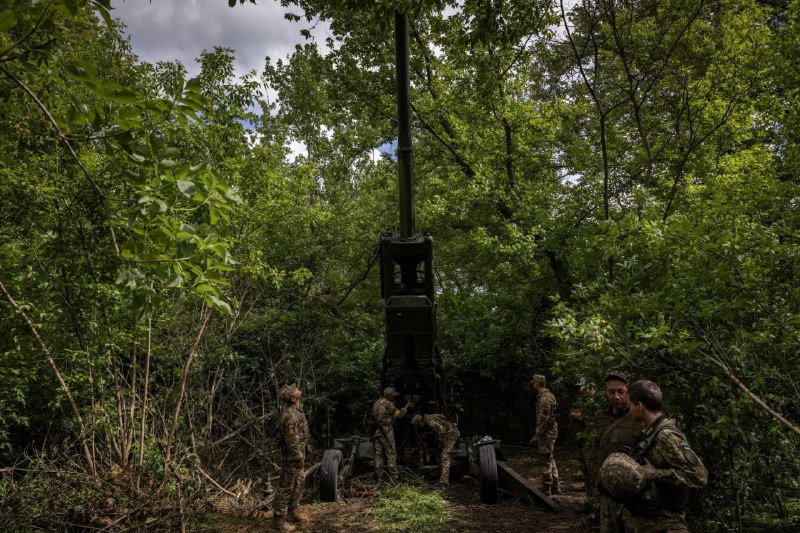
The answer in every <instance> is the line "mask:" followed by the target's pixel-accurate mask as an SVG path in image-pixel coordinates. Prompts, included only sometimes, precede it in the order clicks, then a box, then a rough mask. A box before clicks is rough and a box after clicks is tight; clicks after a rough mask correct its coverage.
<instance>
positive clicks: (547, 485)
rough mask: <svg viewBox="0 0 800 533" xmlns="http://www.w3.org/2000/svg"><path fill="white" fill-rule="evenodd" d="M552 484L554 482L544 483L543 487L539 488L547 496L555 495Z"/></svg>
mask: <svg viewBox="0 0 800 533" xmlns="http://www.w3.org/2000/svg"><path fill="white" fill-rule="evenodd" d="M552 486H553V485H552V483H542V488H541V489H539V490H541V491H542V492H543V493H544V495H545V496H548V497H549V496H552V495H553V491H552Z"/></svg>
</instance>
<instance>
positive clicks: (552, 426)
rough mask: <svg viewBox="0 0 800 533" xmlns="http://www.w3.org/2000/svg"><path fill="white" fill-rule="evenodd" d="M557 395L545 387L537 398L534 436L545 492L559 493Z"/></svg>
mask: <svg viewBox="0 0 800 533" xmlns="http://www.w3.org/2000/svg"><path fill="white" fill-rule="evenodd" d="M556 407H558V402H556V397H555V396H554V395H553V393H552V392H550V391H549V390H547V389H545V390H544V391H543V392H542V393H541V394H540V395H539V398H538V400H536V434H535V435H534V436H533V438H534V439H535V441H536V442H537V449H538V452H539V457H540V459H541V462H542V490H543V491H544V492H545V493H549V492H550V491H551V490H552V492H554V493H556V494H558V493H560V492H561V488H560V487H559V484H558V468H557V467H556V459H555V457H553V448H554V447H555V444H556V437H558V422H556Z"/></svg>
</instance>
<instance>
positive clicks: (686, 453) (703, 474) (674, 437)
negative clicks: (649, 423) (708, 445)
mask: <svg viewBox="0 0 800 533" xmlns="http://www.w3.org/2000/svg"><path fill="white" fill-rule="evenodd" d="M664 433H665V435H664V438H661V439H658V441H657V442H656V444H655V446H654V449H653V455H654V456H656V457H659V458H661V459H662V460H663V461H664V462H665V463H666V464H667V465H669V466H668V467H667V468H656V470H655V472H654V474H653V480H654V481H656V482H657V483H660V484H662V485H668V486H672V487H678V486H682V485H683V486H687V487H689V488H693V489H699V488H702V487H705V486H706V483H708V471H707V470H706V467H705V466H704V465H703V463H702V461H700V458H699V457H698V456H697V454H696V453H694V450H692V449H691V447H690V446H689V443H688V441H686V439H685V438H684V437H683V435H681V434H679V433H674V432H672V431H669V430H665V431H664Z"/></svg>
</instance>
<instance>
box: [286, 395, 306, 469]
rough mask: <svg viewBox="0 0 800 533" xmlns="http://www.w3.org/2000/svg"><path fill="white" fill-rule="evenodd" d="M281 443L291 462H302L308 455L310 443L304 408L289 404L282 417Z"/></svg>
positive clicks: (287, 458)
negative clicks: (307, 447)
mask: <svg viewBox="0 0 800 533" xmlns="http://www.w3.org/2000/svg"><path fill="white" fill-rule="evenodd" d="M280 432H281V439H282V440H281V445H282V447H283V450H284V452H285V454H286V455H285V458H286V460H287V461H290V462H301V461H303V460H304V459H305V456H306V445H307V444H308V422H307V421H306V415H305V414H304V413H303V408H302V407H301V406H299V405H287V406H286V407H285V408H284V409H283V412H282V413H281V418H280Z"/></svg>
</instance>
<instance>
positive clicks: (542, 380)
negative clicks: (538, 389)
mask: <svg viewBox="0 0 800 533" xmlns="http://www.w3.org/2000/svg"><path fill="white" fill-rule="evenodd" d="M531 385H541V386H542V387H546V386H547V378H546V377H544V376H543V375H542V374H534V375H533V377H532V378H531Z"/></svg>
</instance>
